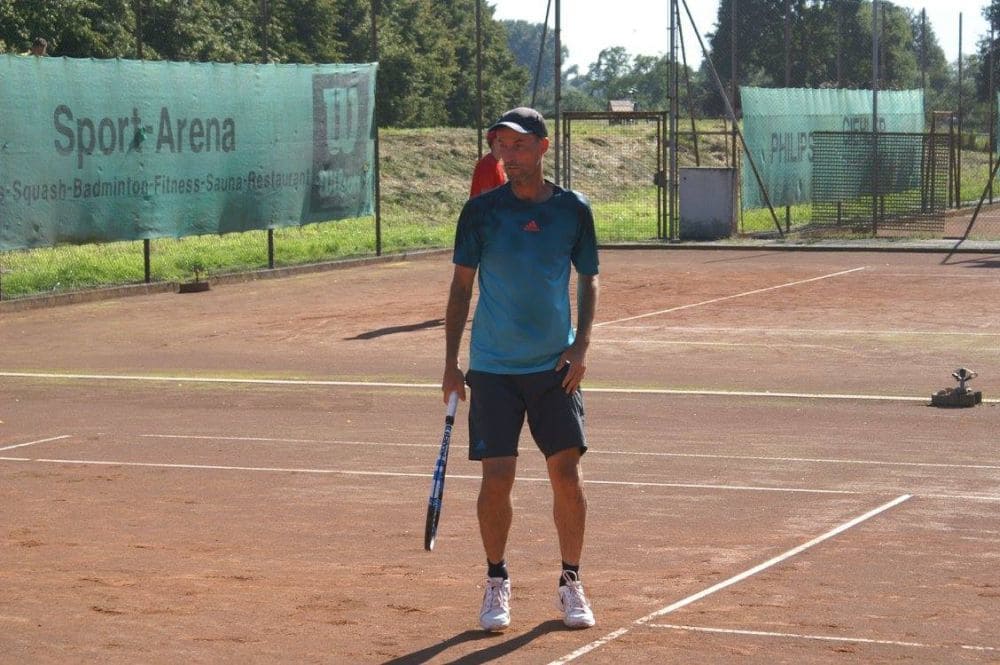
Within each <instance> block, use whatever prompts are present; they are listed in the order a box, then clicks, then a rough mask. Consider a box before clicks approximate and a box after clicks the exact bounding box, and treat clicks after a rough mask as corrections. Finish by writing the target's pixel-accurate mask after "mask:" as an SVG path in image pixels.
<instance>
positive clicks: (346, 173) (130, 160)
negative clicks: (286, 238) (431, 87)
mask: <svg viewBox="0 0 1000 665" xmlns="http://www.w3.org/2000/svg"><path fill="white" fill-rule="evenodd" d="M375 71H376V65H374V64H365V65H271V64H269V65H234V64H217V63H178V62H147V61H131V60H74V59H66V58H35V57H22V56H0V123H2V124H0V250H10V249H18V248H28V247H45V246H52V245H56V244H59V243H72V244H82V243H91V242H106V241H114V240H138V239H145V238H157V237H181V236H188V235H200V234H210V233H228V232H232V231H247V230H252V229H267V228H278V227H285V226H298V225H301V224H307V223H311V222H320V221H327V220H335V219H346V218H351V217H360V216H365V215H370V214H372V209H373V199H374V174H375V170H374V160H375V151H374V131H375V130H374V110H375V103H374V100H375Z"/></svg>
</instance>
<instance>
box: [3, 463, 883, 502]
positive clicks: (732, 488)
mask: <svg viewBox="0 0 1000 665" xmlns="http://www.w3.org/2000/svg"><path fill="white" fill-rule="evenodd" d="M0 461H4V462H35V463H42V464H74V465H84V466H85V465H88V464H93V465H95V466H125V467H139V468H150V469H190V470H197V471H249V472H256V473H303V474H321V475H342V476H375V477H380V478H430V476H431V474H430V473H426V472H421V473H414V472H404V471H357V470H351V469H316V468H308V467H306V468H299V467H278V466H233V465H228V464H181V463H175V464H171V463H166V462H123V461H119V460H88V459H47V458H39V459H28V458H20V457H0ZM448 479H449V480H473V481H476V482H481V481H482V476H479V475H475V476H464V475H458V474H448ZM518 481H521V482H526V483H548V482H549V479H548V478H531V477H519V478H518ZM586 482H587V484H590V485H614V486H618V487H659V488H670V489H699V490H722V491H729V492H781V493H786V494H838V495H851V496H856V495H858V494H862V493H863V492H861V491H860V490H824V489H811V488H800V487H767V486H753V485H709V484H697V483H654V482H631V481H624V480H594V479H590V478H588V479H587V481H586Z"/></svg>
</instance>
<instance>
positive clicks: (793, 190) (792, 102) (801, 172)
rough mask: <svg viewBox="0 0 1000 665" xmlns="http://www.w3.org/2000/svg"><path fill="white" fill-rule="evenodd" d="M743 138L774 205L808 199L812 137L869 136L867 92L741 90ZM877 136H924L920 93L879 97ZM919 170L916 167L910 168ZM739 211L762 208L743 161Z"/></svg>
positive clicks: (889, 93) (869, 96)
mask: <svg viewBox="0 0 1000 665" xmlns="http://www.w3.org/2000/svg"><path fill="white" fill-rule="evenodd" d="M740 96H741V99H742V102H743V136H744V139H745V141H746V145H747V149H748V150H749V151H750V152H751V154H752V155H753V158H754V162H755V163H756V165H757V168H758V170H759V172H760V176H761V179H762V180H763V181H764V185H765V186H766V187H767V193H768V196H769V197H770V200H771V204H772V205H774V206H786V205H795V204H797V203H808V202H810V201H811V200H812V192H811V186H812V185H811V183H812V133H813V132H816V131H832V132H859V133H862V134H871V132H872V92H871V91H870V90H837V89H826V88H824V89H818V90H808V89H802V88H740ZM878 110H879V114H878V115H879V128H878V129H879V131H880V132H923V131H924V93H923V91H922V90H899V91H885V92H880V93H879V96H878ZM915 168H919V163H917V164H916V165H915ZM742 181H743V186H742V199H743V202H742V207H743V209H744V210H748V209H753V208H761V207H764V205H765V203H764V197H763V196H762V194H761V191H760V187H759V185H758V183H757V179H756V178H755V177H754V174H753V171H752V170H751V167H750V164H748V163H747V159H746V155H744V156H743V175H742Z"/></svg>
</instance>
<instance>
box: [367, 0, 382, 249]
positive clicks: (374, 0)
mask: <svg viewBox="0 0 1000 665" xmlns="http://www.w3.org/2000/svg"><path fill="white" fill-rule="evenodd" d="M381 4H382V3H381V0H371V24H372V25H371V34H370V36H369V39H370V42H371V44H370V48H371V56H372V62H378V56H379V53H378V50H379V48H378V14H379V11H380V10H381ZM372 105H373V109H372V125H373V126H372V130H373V134H374V135H375V146H374V149H375V163H374V169H373V173H372V177H373V178H374V179H375V182H374V184H375V192H374V195H375V256H382V169H381V167H380V166H379V162H380V161H381V154H380V145H379V131H378V95H377V94H376V95H375V96H374V99H373V100H372Z"/></svg>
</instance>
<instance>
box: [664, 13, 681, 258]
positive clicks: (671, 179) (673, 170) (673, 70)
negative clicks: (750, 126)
mask: <svg viewBox="0 0 1000 665" xmlns="http://www.w3.org/2000/svg"><path fill="white" fill-rule="evenodd" d="M670 74H671V79H670V116H669V117H670V128H669V129H668V130H667V145H668V146H670V166H669V169H670V174H669V175H668V176H667V187H668V188H669V189H668V190H667V210H668V213H667V220H668V225H669V227H670V228H669V231H668V235H669V236H670V239H671V240H677V239H678V238H679V236H680V219H678V217H679V215H678V214H677V213H678V211H679V203H680V202H679V201H678V194H679V188H678V186H677V185H678V181H677V179H678V175H679V173H678V168H677V144H678V138H679V137H678V136H677V113H678V111H679V105H678V103H677V95H678V92H679V90H680V87H679V86H678V85H677V81H678V77H679V75H680V71H679V65H678V63H677V0H670Z"/></svg>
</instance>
